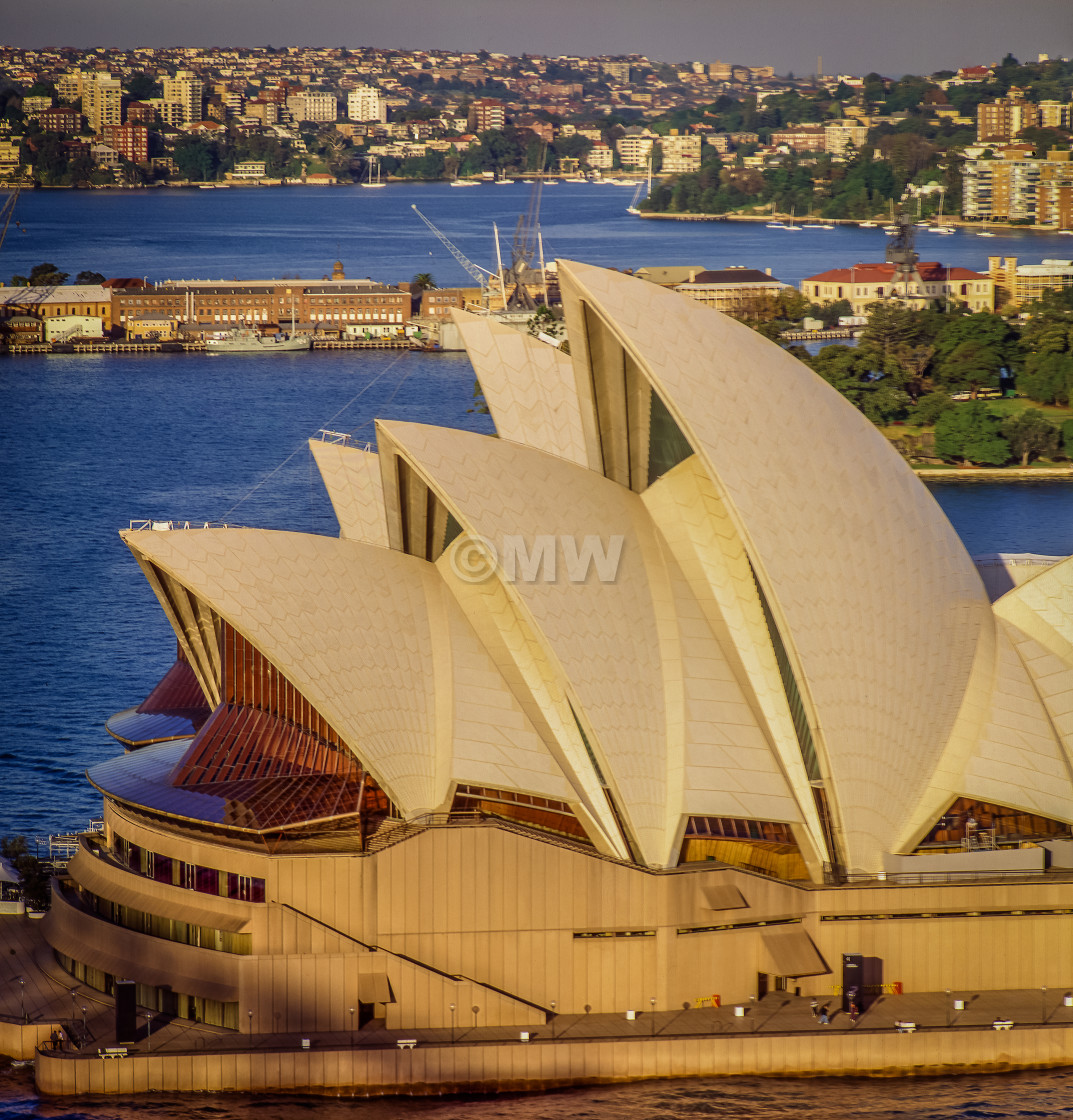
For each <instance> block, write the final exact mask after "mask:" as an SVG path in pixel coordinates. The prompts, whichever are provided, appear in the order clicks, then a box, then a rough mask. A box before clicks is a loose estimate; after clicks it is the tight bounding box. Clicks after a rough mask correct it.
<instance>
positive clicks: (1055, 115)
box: [1038, 101, 1073, 129]
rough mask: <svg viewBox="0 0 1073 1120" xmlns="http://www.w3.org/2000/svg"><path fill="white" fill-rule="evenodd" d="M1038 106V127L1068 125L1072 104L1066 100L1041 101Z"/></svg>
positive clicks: (1072, 115)
mask: <svg viewBox="0 0 1073 1120" xmlns="http://www.w3.org/2000/svg"><path fill="white" fill-rule="evenodd" d="M1038 108H1039V124H1040V128H1066V129H1068V128H1069V127H1070V121H1071V119H1073V104H1071V103H1069V102H1066V101H1041V102H1040V103H1039V106H1038Z"/></svg>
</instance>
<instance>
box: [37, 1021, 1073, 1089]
mask: <svg viewBox="0 0 1073 1120" xmlns="http://www.w3.org/2000/svg"><path fill="white" fill-rule="evenodd" d="M1070 1065H1073V1029H1070V1028H1069V1027H1068V1026H1055V1027H1035V1028H1032V1027H1029V1028H1023V1029H1014V1030H1011V1031H996V1030H992V1029H990V1028H980V1029H967V1030H966V1029H962V1030H941V1029H939V1030H929V1031H917V1032H915V1033H913V1034H898V1033H896V1032H894V1031H891V1030H884V1031H861V1032H860V1033H856V1032H841V1031H840V1032H839V1033H838V1034H835V1033H831V1034H807V1035H751V1036H750V1035H740V1036H735V1037H722V1038H695V1037H694V1038H633V1039H607V1040H600V1041H585V1042H568V1041H562V1040H557V1041H546V1042H530V1043H523V1042H507V1043H491V1044H490V1043H482V1044H476V1045H465V1044H461V1043H460V1044H455V1045H443V1044H441V1045H429V1046H423V1045H418V1046H416V1047H415V1048H413V1049H404V1050H401V1049H397V1048H394V1049H376V1050H367V1049H348V1048H344V1049H319V1048H313V1049H310V1050H301V1049H298V1050H296V1049H293V1048H288V1049H265V1050H262V1049H254V1050H245V1051H231V1052H216V1053H206V1052H204V1051H198V1052H185V1053H175V1052H170V1053H146V1052H138V1053H132V1054H130V1055H128V1056H127V1057H123V1058H96V1057H88V1056H80V1055H76V1054H61V1053H53V1052H51V1051H41V1052H39V1053H38V1056H37V1061H36V1080H37V1087H38V1089H39V1091H40V1092H41V1093H43V1094H46V1095H54V1096H72V1095H86V1094H132V1093H144V1092H149V1091H154V1090H156V1091H164V1092H194V1091H206V1092H228V1091H232V1092H242V1093H258V1092H273V1093H280V1092H295V1093H313V1094H325V1095H330V1096H387V1095H420V1096H424V1095H433V1094H443V1093H455V1092H469V1093H472V1092H508V1091H510V1092H518V1091H540V1090H545V1089H551V1088H559V1087H563V1086H569V1085H594V1084H607V1083H611V1082H625V1081H642V1080H650V1079H659V1078H682V1077H918V1076H932V1075H950V1074H958V1073H987V1072H995V1073H998V1072H1004V1071H1008V1070H1015V1069H1045V1068H1053V1067H1060V1066H1070Z"/></svg>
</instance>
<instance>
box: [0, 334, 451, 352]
mask: <svg viewBox="0 0 1073 1120" xmlns="http://www.w3.org/2000/svg"><path fill="white" fill-rule="evenodd" d="M312 348H313V349H314V350H419V351H427V352H432V351H438V350H439V347H437V346H433V345H430V344H429V342H428V340H426V339H411V338H362V339H334V338H314V339H313V347H312ZM206 349H207V347H206V345H205V343H204V342H202V341H200V340H183V341H165V342H155V341H152V342H121V341H109V340H106V339H99V340H96V339H95V340H91V341H86V342H61V343H52V342H14V343H11V344H10V345H9V346H7V347H6V349H5V348H3V347H0V353H7V354H11V355H12V356H17V355H21V354H160V353H164V354H179V353H190V354H193V353H203V352H204V351H205V350H206ZM265 351H266V352H269V353H270V352H271V350H270V348H269V347H266V348H265ZM292 352H293V351H292ZM250 353H253V354H256V353H258V351H256V350H251V351H250Z"/></svg>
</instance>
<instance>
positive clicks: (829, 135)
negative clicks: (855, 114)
mask: <svg viewBox="0 0 1073 1120" xmlns="http://www.w3.org/2000/svg"><path fill="white" fill-rule="evenodd" d="M867 137H868V129H867V128H866V127H865V126H864V125H860V124H855V123H853V122H852V121H838V122H836V123H834V124H827V125H824V128H823V150H824V151H825V152H827V154H828V155H832V156H844V155H845V154H846V152H847V151H848V150H849V149H850V148H859V147H860V146H861V145H862V144H863V143H864V142H865V140H866V139H867Z"/></svg>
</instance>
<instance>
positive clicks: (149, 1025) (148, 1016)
mask: <svg viewBox="0 0 1073 1120" xmlns="http://www.w3.org/2000/svg"><path fill="white" fill-rule="evenodd" d="M145 1048H146V1049H147V1050H152V1049H153V1013H152V1011H147V1012H146V1013H145Z"/></svg>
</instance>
